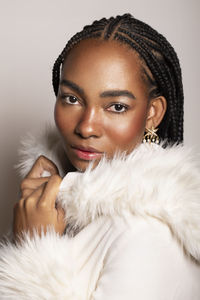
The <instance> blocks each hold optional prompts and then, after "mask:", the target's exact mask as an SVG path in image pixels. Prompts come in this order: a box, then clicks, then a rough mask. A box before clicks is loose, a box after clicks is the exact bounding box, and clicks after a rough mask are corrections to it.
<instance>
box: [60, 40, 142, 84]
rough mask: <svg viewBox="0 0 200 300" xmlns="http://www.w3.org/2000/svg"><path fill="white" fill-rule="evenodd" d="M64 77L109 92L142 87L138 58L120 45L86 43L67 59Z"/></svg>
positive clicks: (131, 51)
mask: <svg viewBox="0 0 200 300" xmlns="http://www.w3.org/2000/svg"><path fill="white" fill-rule="evenodd" d="M61 77H62V78H63V77H64V78H67V79H71V80H72V81H75V82H78V83H80V85H83V84H85V83H86V82H88V80H90V82H93V83H94V84H98V85H99V86H102V88H103V87H106V88H116V86H117V85H118V86H119V88H120V86H122V87H124V88H125V87H126V86H127V88H128V87H130V86H132V85H137V86H139V85H143V80H142V76H141V64H140V60H139V58H138V54H137V53H136V52H135V51H134V50H132V49H131V48H130V47H129V46H127V45H125V44H121V43H120V42H118V41H113V40H112V41H110V40H109V41H104V40H100V39H99V40H97V39H87V40H83V41H81V42H80V43H78V44H77V45H76V46H75V47H74V48H73V49H72V50H71V51H70V52H69V53H68V54H67V56H66V58H65V61H64V64H63V68H62V74H61Z"/></svg>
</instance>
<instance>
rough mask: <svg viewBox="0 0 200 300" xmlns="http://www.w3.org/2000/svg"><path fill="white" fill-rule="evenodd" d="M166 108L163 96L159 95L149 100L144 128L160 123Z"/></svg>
mask: <svg viewBox="0 0 200 300" xmlns="http://www.w3.org/2000/svg"><path fill="white" fill-rule="evenodd" d="M166 110H167V101H166V99H165V97H163V96H159V97H157V98H153V99H151V100H150V103H149V107H148V113H147V119H146V128H152V127H154V128H156V127H158V125H159V124H160V123H161V121H162V119H163V117H164V115H165V112H166Z"/></svg>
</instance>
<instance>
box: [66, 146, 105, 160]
mask: <svg viewBox="0 0 200 300" xmlns="http://www.w3.org/2000/svg"><path fill="white" fill-rule="evenodd" d="M71 148H72V149H73V150H74V152H75V153H76V155H77V156H78V157H79V158H80V159H83V160H93V159H97V158H100V157H101V156H102V154H103V152H100V151H98V150H97V149H95V148H93V147H84V146H81V145H77V146H71Z"/></svg>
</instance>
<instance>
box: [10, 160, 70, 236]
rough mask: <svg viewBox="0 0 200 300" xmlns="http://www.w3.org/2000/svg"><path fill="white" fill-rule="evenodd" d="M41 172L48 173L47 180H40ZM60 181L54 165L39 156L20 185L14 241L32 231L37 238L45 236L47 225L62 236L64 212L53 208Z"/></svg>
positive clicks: (15, 209)
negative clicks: (35, 233)
mask: <svg viewBox="0 0 200 300" xmlns="http://www.w3.org/2000/svg"><path fill="white" fill-rule="evenodd" d="M44 171H48V172H49V173H50V174H51V176H49V177H41V176H42V173H43V172H44ZM61 181H62V178H61V177H60V176H59V174H58V169H57V167H56V166H55V165H54V163H53V162H52V161H50V160H49V159H47V158H46V157H44V156H40V157H39V158H38V159H37V161H36V162H35V164H34V165H33V167H32V169H31V171H30V172H29V173H28V175H27V176H26V177H25V179H24V180H23V181H22V183H21V194H22V198H21V199H20V201H19V202H18V203H16V205H15V207H14V221H13V233H14V237H15V239H17V240H18V239H20V237H22V233H23V232H28V233H29V234H30V236H32V235H33V231H34V230H36V231H37V233H38V234H39V235H41V232H42V231H43V232H44V233H46V231H47V227H48V226H49V225H52V226H53V227H54V229H55V231H56V232H57V233H59V234H63V233H64V231H65V227H66V222H65V221H64V217H65V214H64V210H63V209H62V208H61V207H60V206H59V205H57V204H56V196H57V193H58V190H59V186H60V183H61Z"/></svg>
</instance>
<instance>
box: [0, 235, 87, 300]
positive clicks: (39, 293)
mask: <svg viewBox="0 0 200 300" xmlns="http://www.w3.org/2000/svg"><path fill="white" fill-rule="evenodd" d="M70 243H71V240H70V239H69V238H68V237H67V236H63V237H60V236H59V235H57V234H56V233H55V232H54V231H50V232H48V233H47V234H46V235H43V236H42V237H41V238H40V237H39V236H37V235H35V236H34V238H32V239H30V238H29V237H28V236H27V235H26V237H25V239H24V241H23V243H22V244H20V245H17V246H16V245H14V244H12V243H10V242H8V243H7V244H6V245H5V244H4V245H1V248H0V299H1V300H4V299H9V300H30V299H34V300H43V299H44V300H47V299H48V300H50V299H51V300H55V299H59V300H60V299H70V300H74V299H76V300H77V299H81V296H80V295H78V289H76V288H75V280H74V279H75V278H74V274H73V270H74V269H73V267H74V266H73V253H72V252H73V251H71V250H72V247H70ZM70 249H71V250H70ZM79 292H80V291H79Z"/></svg>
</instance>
